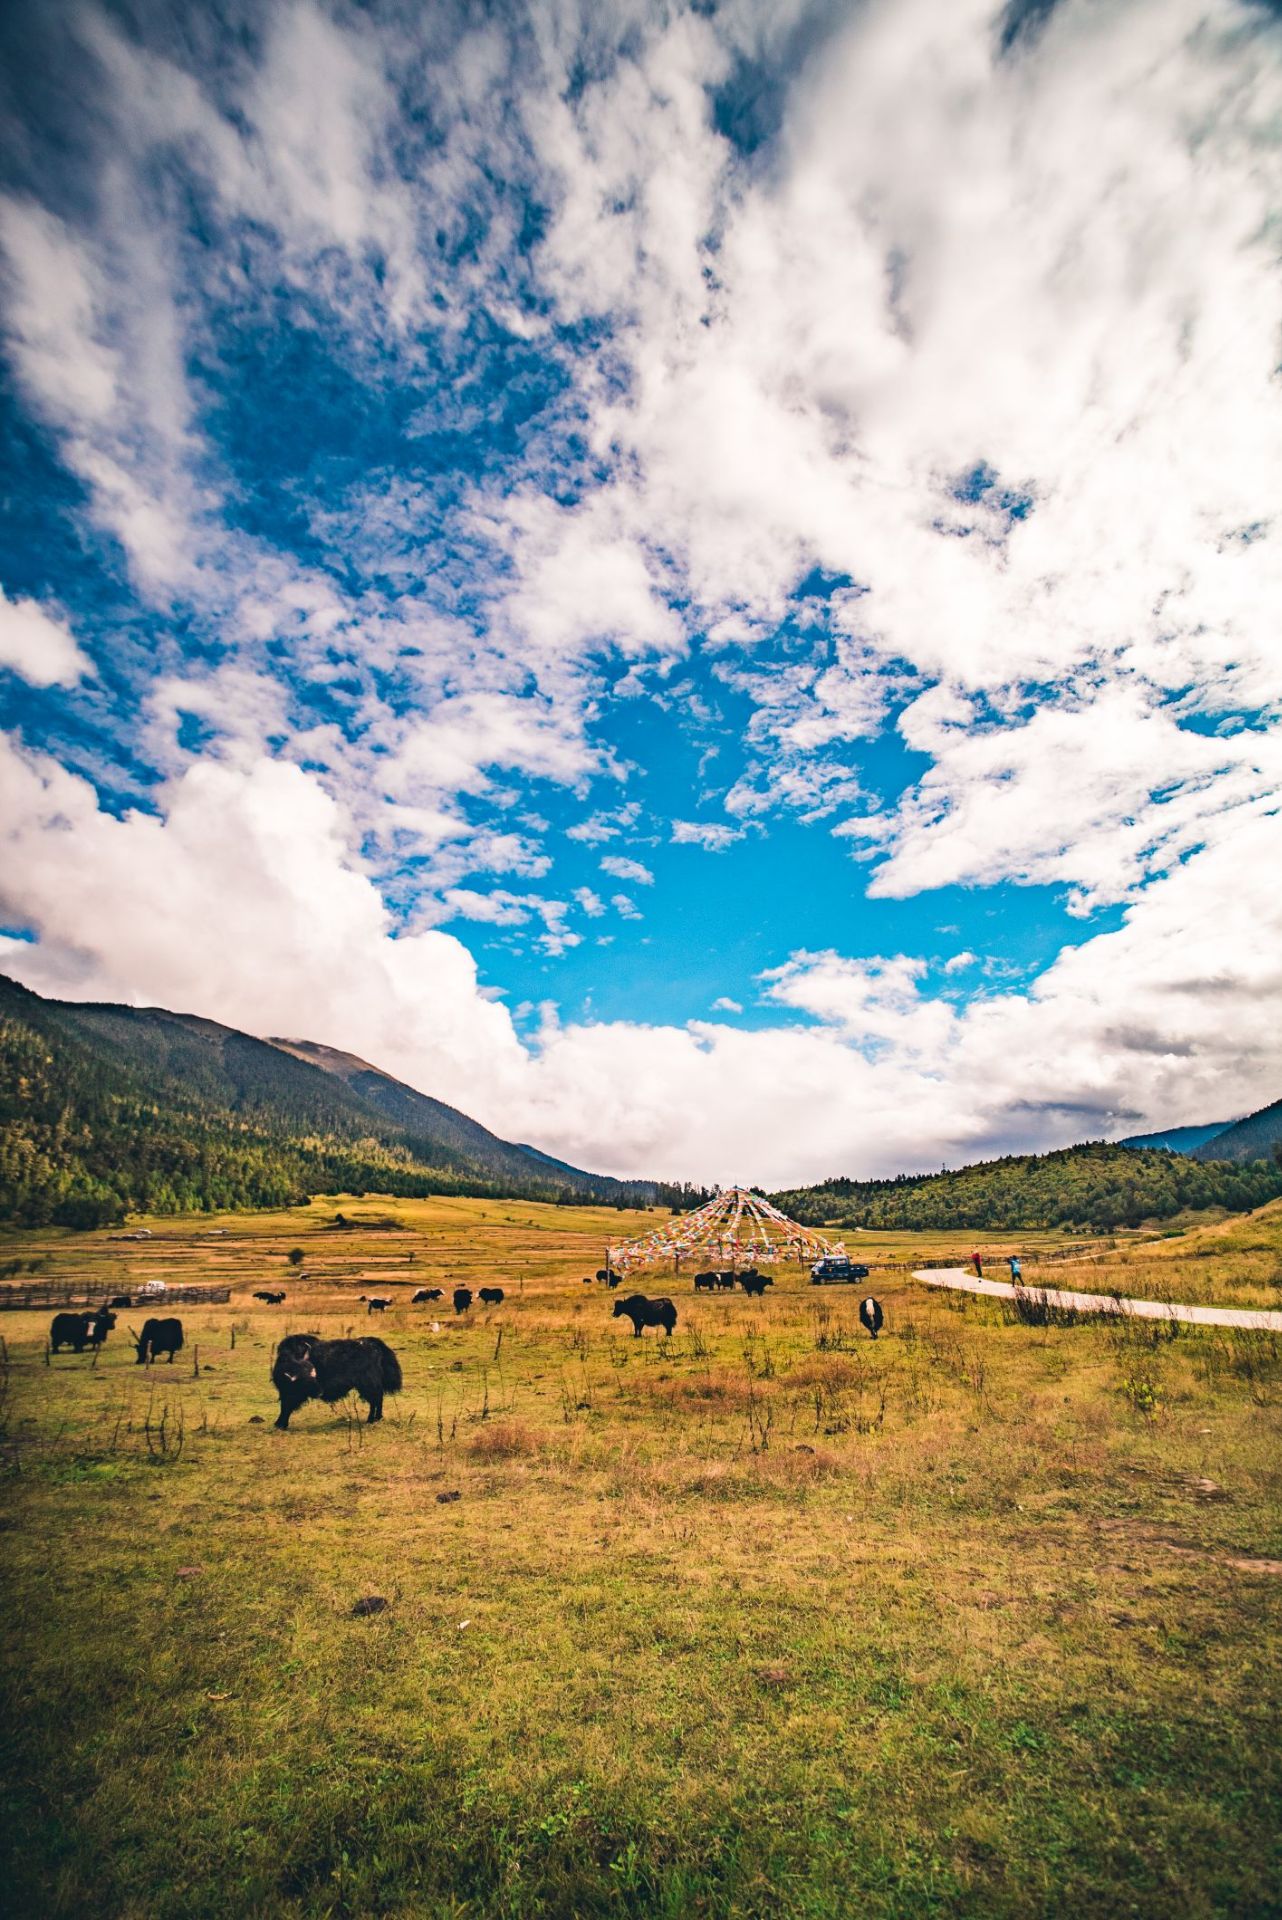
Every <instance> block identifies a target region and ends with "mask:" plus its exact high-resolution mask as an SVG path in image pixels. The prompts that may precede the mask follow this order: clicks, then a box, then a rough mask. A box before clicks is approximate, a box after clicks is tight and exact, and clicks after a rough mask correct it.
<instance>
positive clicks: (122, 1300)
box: [107, 1293, 134, 1307]
mask: <svg viewBox="0 0 1282 1920" xmlns="http://www.w3.org/2000/svg"><path fill="white" fill-rule="evenodd" d="M133 1303H134V1302H133V1295H132V1294H129V1293H113V1294H112V1296H111V1298H110V1300H108V1302H107V1305H108V1306H109V1307H132V1305H133Z"/></svg>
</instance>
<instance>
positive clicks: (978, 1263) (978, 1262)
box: [970, 1253, 984, 1280]
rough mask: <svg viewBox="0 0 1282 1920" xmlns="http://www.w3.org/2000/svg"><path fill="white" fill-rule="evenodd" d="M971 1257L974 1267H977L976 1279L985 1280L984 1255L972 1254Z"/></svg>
mask: <svg viewBox="0 0 1282 1920" xmlns="http://www.w3.org/2000/svg"><path fill="white" fill-rule="evenodd" d="M970 1257H971V1259H972V1261H973V1262H974V1265H975V1278H976V1279H977V1280H982V1279H983V1277H984V1256H983V1254H982V1253H972V1254H971V1256H970Z"/></svg>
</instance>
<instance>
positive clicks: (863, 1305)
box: [859, 1294, 886, 1340]
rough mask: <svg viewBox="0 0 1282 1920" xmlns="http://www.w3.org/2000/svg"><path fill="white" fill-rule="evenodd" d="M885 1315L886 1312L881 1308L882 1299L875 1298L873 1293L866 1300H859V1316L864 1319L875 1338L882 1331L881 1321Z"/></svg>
mask: <svg viewBox="0 0 1282 1920" xmlns="http://www.w3.org/2000/svg"><path fill="white" fill-rule="evenodd" d="M885 1317H886V1316H885V1314H884V1313H883V1312H882V1310H881V1301H880V1300H874V1299H873V1297H872V1295H871V1294H869V1295H868V1298H867V1299H866V1300H861V1301H860V1302H859V1318H860V1319H861V1320H862V1321H863V1323H864V1325H865V1326H866V1327H867V1329H868V1331H869V1333H870V1334H871V1335H872V1337H873V1339H874V1340H875V1339H876V1338H877V1335H878V1334H879V1333H880V1332H881V1323H882V1321H883V1320H884V1319H885Z"/></svg>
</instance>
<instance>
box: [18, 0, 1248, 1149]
mask: <svg viewBox="0 0 1282 1920" xmlns="http://www.w3.org/2000/svg"><path fill="white" fill-rule="evenodd" d="M1280 245H1282V9H1279V7H1277V6H1274V5H1271V4H1263V0H1258V3H1256V4H1246V0H1011V4H1008V5H1005V6H1001V5H994V4H992V0H947V4H944V0H726V3H725V4H713V0H702V3H701V4H698V5H696V6H685V5H681V4H677V0H671V3H670V4H662V5H660V4H653V3H652V0H582V3H581V4H576V0H528V3H527V4H521V5H515V4H512V5H498V4H495V5H491V6H486V5H484V4H481V3H480V0H469V3H468V4H461V5H453V4H451V3H450V0H439V4H436V3H434V4H431V5H427V6H424V5H422V4H420V3H419V0H415V3H414V4H409V3H408V0H405V3H398V0H367V4H364V5H360V6H344V5H341V4H336V3H335V0H326V3H325V4H322V0H253V3H252V4H234V5H227V6H218V5H214V4H200V3H199V0H193V3H189V4H188V3H185V4H183V5H176V4H163V3H162V0H155V3H153V0H138V3H136V4H114V5H104V4H98V3H96V0H77V4H67V0H10V4H9V5H8V6H7V7H6V8H5V9H4V10H3V14H2V16H0V448H2V455H3V458H2V463H0V474H2V476H3V478H2V483H0V721H2V730H0V834H2V835H3V848H2V855H0V969H3V970H6V971H8V972H9V973H11V974H12V975H13V976H14V977H16V978H18V979H20V980H22V981H24V982H25V983H26V984H28V985H29V986H31V987H34V988H35V989H37V990H38V991H40V992H42V993H47V994H54V995H58V996H62V997H67V998H71V999H81V1000H84V999H113V1000H124V1001H128V1002H132V1003H135V1004H140V1005H152V1004H158V1005H163V1006H168V1007H171V1008H175V1009H178V1010H181V1011H185V1012H194V1013H200V1014H203V1015H206V1016H208V1017H210V1018H213V1019H217V1020H222V1021H225V1022H227V1023H228V1024H230V1025H233V1026H237V1027H241V1028H245V1029H247V1030H249V1031H251V1032H255V1033H260V1034H264V1035H271V1034H277V1035H285V1036H290V1037H306V1038H310V1039H312V1040H316V1041H320V1042H323V1043H326V1044H328V1045H332V1046H337V1047H341V1048H345V1049H347V1050H349V1051H352V1052H355V1053H357V1054H360V1055H362V1056H363V1057H364V1058H366V1059H368V1060H370V1061H372V1062H373V1063H375V1064H376V1065H378V1066H380V1067H382V1068H384V1069H386V1070H387V1071H389V1072H391V1073H394V1074H396V1075H398V1076H399V1077H401V1078H403V1079H404V1080H406V1081H408V1082H409V1083H410V1084H412V1085H413V1086H416V1087H419V1088H421V1089H422V1090H423V1091H425V1092H428V1093H431V1094H434V1095H436V1096H437V1097H439V1098H441V1099H444V1100H447V1101H450V1102H452V1103H453V1104H455V1105H457V1106H460V1107H462V1108H464V1109H465V1110H466V1111H467V1112H469V1113H471V1114H473V1115H474V1116H475V1117H476V1118H478V1119H480V1120H482V1121H483V1122H485V1123H486V1124H487V1125H489V1126H491V1127H492V1128H494V1129H495V1130H496V1131H497V1132H499V1133H501V1134H503V1135H504V1136H506V1137H508V1138H512V1139H520V1140H526V1141H530V1142H533V1143H535V1144H537V1145H538V1146H540V1147H542V1148H543V1149H545V1150H546V1151H549V1152H552V1153H555V1154H558V1155H560V1156H563V1157H565V1158H567V1159H570V1160H572V1161H574V1162H576V1163H577V1164H579V1165H582V1166H586V1167H590V1168H593V1169H595V1170H599V1171H602V1172H608V1173H613V1174H623V1175H651V1176H658V1177H670V1178H688V1179H697V1180H715V1181H722V1182H729V1181H753V1182H762V1183H766V1184H769V1185H771V1186H782V1185H792V1184H797V1183H801V1182H804V1181H809V1180H818V1179H822V1178H824V1177H826V1176H829V1175H834V1174H845V1175H851V1176H857V1177H869V1176H878V1175H884V1174H891V1173H895V1172H898V1171H920V1170H930V1169H931V1168H935V1167H938V1166H941V1165H950V1166H956V1165H958V1164H961V1163H963V1162H965V1161H968V1160H974V1159H978V1158H982V1157H986V1156H989V1155H992V1154H995V1153H1000V1152H1010V1151H1027V1150H1042V1149H1045V1148H1050V1147H1055V1146H1061V1145H1065V1144H1068V1143H1071V1142H1073V1141H1077V1140H1082V1139H1092V1138H1101V1137H1103V1138H1119V1137H1121V1136H1123V1135H1125V1134H1127V1133H1130V1132H1136V1131H1141V1130H1144V1129H1147V1128H1150V1127H1154V1126H1164V1125H1175V1124H1182V1123H1197V1122H1205V1121H1210V1120H1221V1119H1228V1118H1231V1117H1234V1116H1236V1115H1238V1114H1240V1113H1243V1112H1246V1111H1248V1110H1250V1109H1251V1108H1253V1107H1256V1106H1259V1105H1263V1104H1265V1103H1266V1102H1268V1101H1271V1100H1274V1099H1276V1098H1278V1097H1279V1095H1282V1019H1280V1018H1279V1015H1280V1014H1282V887H1280V886H1279V875H1280V874H1282V824H1280V821H1279V805H1280V799H1282V729H1280V728H1279V711H1280V707H1282V642H1280V638H1279V631H1278V627H1279V610H1280V609H1282V500H1280V498H1279V491H1280V486H1282V384H1280V376H1279V364H1280V362H1282V271H1280V267H1279V249H1280Z"/></svg>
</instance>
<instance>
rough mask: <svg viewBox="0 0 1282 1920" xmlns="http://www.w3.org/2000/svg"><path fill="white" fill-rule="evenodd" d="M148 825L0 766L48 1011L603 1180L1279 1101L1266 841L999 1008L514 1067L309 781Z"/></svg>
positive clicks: (27, 969)
mask: <svg viewBox="0 0 1282 1920" xmlns="http://www.w3.org/2000/svg"><path fill="white" fill-rule="evenodd" d="M159 798H160V805H161V811H159V812H156V813H145V812H141V811H135V812H132V813H127V814H125V815H124V816H123V817H121V818H117V817H115V816H113V815H111V814H109V813H107V812H105V811H104V810H103V809H101V808H100V807H99V805H98V803H97V800H96V797H95V795H94V793H93V789H92V788H91V787H90V786H89V784H88V783H87V782H85V781H83V780H80V779H78V778H77V777H75V776H73V775H70V774H68V773H66V772H65V771H64V770H63V769H61V768H60V767H58V766H57V765H56V764H55V763H53V762H52V761H51V760H49V759H48V758H46V757H43V756H35V755H32V754H29V753H23V752H19V751H16V750H15V749H13V748H12V747H6V748H5V749H4V751H3V753H0V806H2V817H3V819H4V822H5V829H4V836H3V847H4V861H3V873H4V881H3V890H2V891H0V909H2V910H3V913H4V917H5V919H6V920H7V921H8V922H9V924H11V925H14V926H17V927H23V928H26V929H27V930H29V931H30V933H32V934H33V935H34V936H35V937H34V939H31V940H12V941H9V942H7V943H6V951H5V953H4V964H5V965H6V966H7V967H8V969H9V970H11V971H12V972H14V973H15V974H17V975H18V976H19V977H20V978H22V979H23V980H25V981H26V982H27V983H28V984H29V985H31V986H34V987H36V988H37V989H38V990H40V991H42V992H52V993H63V994H68V995H70V996H71V997H73V998H118V999H124V1000H128V1001H134V1002H140V1003H152V1002H155V1003H159V1004H162V1005H167V1006H171V1007H177V1008H179V1009H183V1010H189V1011H190V1010H195V1011H199V1012H202V1013H205V1014H207V1015H209V1016H210V1017H213V1018H217V1019H222V1020H225V1021H227V1022H229V1023H231V1024H233V1025H237V1026H241V1027H245V1028H247V1029H248V1030H250V1031H251V1032H258V1033H272V1032H280V1031H282V1030H286V1029H288V1030H297V1029H299V1028H300V1027H302V1028H304V1029H305V1030H306V1032H307V1034H308V1037H310V1038H314V1039H318V1040H321V1041H323V1042H326V1043H328V1044H331V1045H341V1046H344V1047H347V1048H349V1049H352V1050H354V1051H356V1052H358V1053H360V1054H361V1055H362V1056H363V1057H365V1058H367V1059H370V1060H372V1061H373V1062H374V1063H375V1064H376V1065H379V1066H381V1067H384V1068H386V1069H387V1070H388V1071H390V1072H393V1073H396V1074H399V1075H401V1076H403V1077H404V1078H406V1079H407V1080H408V1081H410V1083H411V1084H413V1085H416V1086H419V1087H422V1088H424V1089H425V1090H427V1091H430V1092H433V1093H435V1094H437V1095H438V1096H440V1097H443V1098H445V1099H447V1100H450V1101H452V1102H454V1103H455V1104H459V1105H462V1106H463V1107H464V1108H466V1109H467V1110H469V1111H472V1112H475V1113H476V1114H477V1115H478V1117H479V1118H481V1119H483V1120H484V1121H486V1123H487V1124H489V1125H492V1126H495V1127H496V1128H498V1129H500V1130H502V1131H505V1132H506V1133H507V1134H508V1135H509V1136H513V1137H519V1138H533V1139H537V1140H538V1141H539V1142H540V1143H541V1144H542V1145H544V1146H546V1147H547V1148H548V1149H549V1150H550V1151H554V1152H557V1153H560V1154H562V1155H564V1156H565V1157H567V1158H571V1159H574V1160H576V1161H577V1162H578V1163H579V1164H583V1165H592V1166H596V1167H599V1168H600V1169H601V1170H602V1171H606V1172H627V1171H632V1172H635V1171H638V1170H641V1169H651V1170H661V1169H664V1168H668V1169H672V1170H674V1171H675V1170H680V1171H683V1172H686V1173H689V1174H690V1175H691V1176H692V1177H695V1176H697V1177H702V1178H717V1179H722V1180H726V1179H739V1178H749V1179H760V1180H764V1181H768V1182H772V1183H775V1182H777V1183H785V1182H790V1181H796V1180H802V1179H807V1178H814V1177H816V1176H817V1174H818V1173H819V1172H820V1171H821V1170H825V1169H826V1170H828V1171H835V1170H838V1169H841V1170H845V1171H848V1172H852V1173H857V1174H874V1173H890V1172H894V1171H896V1170H897V1169H899V1168H912V1167H916V1168H929V1167H930V1166H933V1165H938V1164H939V1160H940V1157H941V1155H942V1156H944V1157H947V1158H949V1159H954V1160H955V1159H957V1158H960V1157H963V1156H965V1155H968V1154H970V1155H975V1154H982V1153H992V1152H1000V1151H1009V1150H1012V1149H1014V1148H1016V1147H1018V1146H1029V1145H1032V1146H1037V1145H1053V1144H1056V1143H1058V1142H1061V1141H1063V1140H1064V1139H1065V1138H1082V1137H1090V1136H1098V1135H1099V1134H1101V1133H1113V1134H1119V1133H1122V1132H1128V1131H1133V1130H1134V1129H1135V1127H1136V1126H1137V1125H1139V1124H1140V1123H1141V1122H1145V1121H1149V1120H1157V1119H1161V1120H1164V1121H1165V1122H1167V1123H1174V1122H1177V1121H1181V1120H1189V1121H1192V1120H1195V1119H1197V1117H1198V1116H1199V1114H1201V1115H1204V1114H1205V1113H1207V1112H1219V1111H1221V1110H1224V1111H1228V1110H1229V1109H1230V1108H1231V1107H1233V1106H1234V1105H1235V1104H1236V1105H1237V1106H1239V1107H1242V1106H1250V1105H1253V1104H1263V1103H1264V1102H1265V1101H1266V1100H1268V1099H1270V1098H1272V1097H1275V1095H1276V1083H1277V1075H1278V1059H1277V1054H1276V1049H1275V1048H1273V1047H1270V1046H1269V1045H1267V1044H1264V1045H1262V1044H1261V1031H1260V1009H1261V1007H1267V1006H1272V1005H1276V1004H1277V999H1278V995H1279V993H1282V958H1280V957H1279V956H1282V900H1280V896H1279V894H1278V889H1277V887H1276V885H1275V883H1274V879H1273V875H1274V873H1275V872H1276V870H1277V865H1278V859H1279V854H1280V853H1282V835H1280V833H1279V826H1278V822H1277V820H1276V818H1273V817H1269V816H1263V815H1259V814H1253V813H1248V812H1243V814H1242V815H1240V816H1239V817H1238V818H1237V819H1236V820H1235V822H1234V824H1233V827H1232V830H1231V831H1226V832H1224V833H1223V834H1222V835H1221V836H1220V837H1219V839H1218V840H1217V842H1216V844H1215V845H1214V847H1211V848H1208V849H1207V850H1206V851H1205V852H1204V853H1203V854H1202V855H1200V856H1199V857H1198V858H1197V859H1195V860H1189V861H1186V862H1184V863H1182V864H1180V865H1179V866H1177V867H1175V868H1173V869H1172V871H1171V872H1170V873H1169V874H1167V875H1165V876H1164V877H1163V878H1161V879H1159V880H1157V881H1155V882H1153V883H1152V884H1151V885H1150V886H1149V887H1148V888H1147V889H1146V890H1145V892H1144V893H1143V894H1142V895H1141V897H1140V898H1139V899H1138V900H1136V901H1135V902H1134V903H1133V904H1132V905H1131V906H1130V907H1129V908H1128V909H1127V910H1126V913H1125V916H1124V919H1123V923H1122V925H1121V926H1120V927H1119V928H1118V929H1117V930H1116V931H1114V932H1111V933H1106V934H1100V935H1097V936H1095V937H1094V938H1093V939H1090V940H1087V941H1085V942H1083V944H1082V945H1080V946H1078V947H1075V948H1072V949H1069V950H1067V951H1066V952H1065V953H1063V954H1062V955H1061V956H1060V957H1059V958H1058V959H1057V960H1056V961H1055V962H1054V963H1053V964H1052V965H1051V966H1050V967H1049V968H1047V969H1046V970H1045V971H1044V972H1043V973H1042V974H1041V975H1040V976H1039V977H1038V978H1037V979H1036V980H1035V981H1034V982H1033V983H1032V985H1031V986H1030V987H1029V988H1027V989H1025V990H1021V991H1019V992H1006V993H991V994H986V995H980V996H978V997H976V998H975V999H973V1000H972V1001H971V1002H970V1003H969V1004H968V1005H966V1006H965V1007H961V1008H959V1007H956V1006H954V1005H953V1004H951V1002H948V1001H944V1000H940V999H937V998H935V997H933V996H932V994H931V993H930V992H929V990H928V988H927V985H926V977H927V969H926V966H925V963H924V961H923V960H921V959H920V958H917V957H914V956H907V955H890V956H887V957H885V958H882V959H874V960H865V959H858V958H853V957H850V956H847V955H842V954H841V953H838V952H835V951H823V952H799V953H796V954H794V955H792V956H791V957H790V958H789V959H788V960H787V961H786V962H784V963H782V964H781V965H780V966H779V967H777V968H773V969H770V970H768V972H767V974H766V975H765V977H764V979H763V986H764V989H765V992H766V995H767V997H768V999H769V1000H771V1001H773V1003H774V1004H775V1005H776V1006H777V1007H778V1009H779V1011H780V1018H779V1021H778V1023H777V1024H775V1025H774V1026H771V1027H767V1028H765V1029H759V1030H756V1031H750V1032H743V1031H740V1030H738V1029H735V1028H731V1027H727V1026H725V1025H719V1024H716V1023H702V1022H695V1023H692V1024H690V1025H689V1026H685V1027H680V1026H670V1025H669V1026H664V1025H654V1024H647V1023H644V1022H637V1021H632V1022H620V1021H612V1022H600V1023H595V1024H592V1023H583V1022H578V1023H566V1024H562V1023H560V1022H557V1021H555V1020H554V1021H551V1022H549V1023H548V1025H547V1026H546V1027H545V1029H544V1031H543V1032H542V1034H541V1035H540V1037H539V1040H538V1043H537V1044H536V1045H535V1046H534V1047H533V1048H528V1047H526V1046H525V1045H523V1044H522V1042H521V1041H520V1040H519V1038H518V1037H517V1035H516V1033H515V1030H514V1028H513V1026H512V1022H511V1019H510V1017H509V1015H508V1013H507V1011H506V1009H505V1008H504V1007H503V1006H501V1005H499V1004H497V1003H496V1002H495V1001H494V999H493V998H492V997H489V995H488V994H487V993H486V992H485V991H484V990H482V988H481V987H480V985H479V984H478V978H477V971H476V967H475V963H474V962H473V960H472V958H471V956H470V954H469V953H468V952H467V949H466V948H465V947H464V946H463V945H462V944H461V943H460V942H459V941H458V940H456V939H454V938H453V937H451V936H450V935H449V934H447V933H444V932H440V931H435V930H427V931H420V932H416V933H405V932H398V931H397V929H396V927H395V925H394V924H393V922H392V921H391V918H390V916H389V915H388V913H387V910H386V908H385V907H384V905H383V903H382V900H381V899H380V896H379V893H378V890H377V888H376V887H375V886H374V885H373V883H372V882H371V880H370V879H369V877H368V876H367V875H366V874H364V873H362V872H361V871H360V869H359V867H358V866H357V865H356V864H355V863H354V862H353V860H352V858H351V856H350V855H349V854H348V852H347V850H346V831H345V823H344V821H343V820H342V818H341V814H340V812H339V810H338V809H337V808H336V806H335V803H334V802H333V801H332V800H331V799H329V798H328V796H327V795H326V794H325V793H324V792H323V790H322V789H321V788H320V786H319V784H318V783H317V782H316V781H315V780H314V779H313V778H311V777H309V776H308V775H306V774H304V773H302V772H300V771H299V770H298V769H296V768H293V767H289V766H284V765H281V764H279V763H272V762H263V763H260V764H258V765H256V766H254V767H251V768H240V769H233V768H230V767H226V766H215V765H212V764H210V763H201V764H199V765H197V766H194V767H192V768H190V769H188V770H187V771H186V772H184V773H183V774H181V775H179V776H177V777H176V778H175V779H174V780H173V781H171V782H170V783H169V785H168V787H167V788H166V789H165V790H164V791H163V792H162V794H161V795H160V797H159ZM482 900H483V897H482V896H476V897H475V898H473V899H468V898H467V897H466V896H464V897H462V899H461V902H460V904H461V905H462V906H463V907H465V908H466V909H467V910H469V911H475V910H480V911H481V912H483V913H489V914H492V916H493V917H494V918H495V920H497V921H499V922H500V923H501V922H502V920H503V919H504V917H505V916H507V915H510V914H518V915H519V914H529V915H530V916H531V919H532V920H534V921H536V922H537V923H538V924H540V925H541V926H542V927H543V930H544V934H545V936H546V938H547V939H548V940H549V942H551V943H553V944H555V943H556V942H557V941H558V940H560V939H561V938H562V937H563V934H562V931H561V929H562V927H563V922H562V921H561V920H560V918H559V915H558V914H557V912H556V911H555V903H551V902H540V901H538V900H536V899H535V897H533V896H525V897H522V896H512V897H510V898H507V899H501V900H500V901H499V902H498V903H497V905H496V906H485V905H483V904H482ZM614 904H615V905H616V907H619V909H620V910H622V906H623V905H624V904H627V905H630V903H627V902H626V901H625V897H624V896H619V897H618V898H617V899H616V901H615V903H614ZM633 911H635V909H633Z"/></svg>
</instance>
